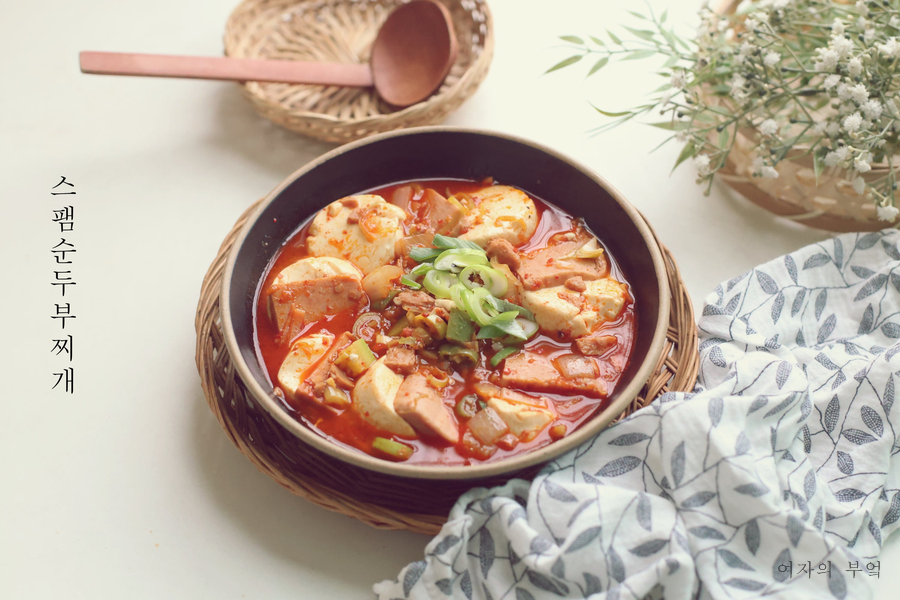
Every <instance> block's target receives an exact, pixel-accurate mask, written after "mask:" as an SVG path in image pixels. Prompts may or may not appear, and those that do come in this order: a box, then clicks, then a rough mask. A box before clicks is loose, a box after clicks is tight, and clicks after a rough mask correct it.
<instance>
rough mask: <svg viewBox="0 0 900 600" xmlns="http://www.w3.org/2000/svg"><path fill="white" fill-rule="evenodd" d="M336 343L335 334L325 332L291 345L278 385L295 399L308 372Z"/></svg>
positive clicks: (279, 375)
mask: <svg viewBox="0 0 900 600" xmlns="http://www.w3.org/2000/svg"><path fill="white" fill-rule="evenodd" d="M333 343H334V335H332V334H330V333H327V332H323V333H316V334H313V335H308V336H304V337H302V338H300V339H299V340H297V341H296V342H294V343H293V345H292V346H291V350H290V352H288V355H287V356H286V357H285V359H284V361H283V362H282V363H281V367H279V369H278V385H279V386H280V387H281V389H282V390H284V393H285V394H286V395H287V396H288V398H290V399H292V400H293V399H295V398H296V397H297V396H296V394H297V390H298V389H299V387H300V384H302V383H303V382H304V381H305V380H306V377H305V375H306V373H307V372H308V371H309V370H310V369H311V368H312V367H313V365H315V364H316V363H317V362H318V361H319V359H320V358H322V357H323V356H324V355H325V353H326V352H328V350H329V348H331V345H332V344H333Z"/></svg>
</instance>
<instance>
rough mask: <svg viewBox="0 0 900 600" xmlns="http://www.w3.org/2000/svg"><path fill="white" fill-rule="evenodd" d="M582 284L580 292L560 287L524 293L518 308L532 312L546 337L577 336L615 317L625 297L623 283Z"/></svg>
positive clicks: (609, 280) (597, 281) (603, 281)
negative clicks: (582, 287)
mask: <svg viewBox="0 0 900 600" xmlns="http://www.w3.org/2000/svg"><path fill="white" fill-rule="evenodd" d="M585 285H586V286H587V289H585V291H583V292H573V291H571V290H569V289H567V288H566V287H565V286H564V285H559V286H555V287H549V288H544V289H542V290H536V291H531V292H525V293H524V294H522V306H524V307H525V308H527V309H528V310H530V311H531V312H533V313H534V318H535V321H537V324H538V325H540V327H541V329H542V330H544V332H546V333H548V334H549V335H552V336H554V337H566V338H573V337H581V336H583V335H587V334H589V333H591V332H592V331H593V330H594V329H596V328H597V326H598V325H599V324H600V323H602V322H604V321H611V320H613V319H615V318H616V317H618V316H619V313H620V312H621V311H622V307H623V306H624V304H625V299H626V298H627V294H628V288H627V286H626V285H625V284H622V283H619V282H618V281H615V280H613V279H609V278H604V279H597V280H594V281H586V282H585ZM560 334H562V335H561V336H560Z"/></svg>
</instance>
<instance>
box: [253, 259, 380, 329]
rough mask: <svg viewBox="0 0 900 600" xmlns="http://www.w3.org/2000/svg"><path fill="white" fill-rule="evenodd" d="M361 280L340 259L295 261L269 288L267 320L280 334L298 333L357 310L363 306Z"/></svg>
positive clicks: (352, 269) (352, 267)
mask: <svg viewBox="0 0 900 600" xmlns="http://www.w3.org/2000/svg"><path fill="white" fill-rule="evenodd" d="M361 280H362V273H360V271H359V269H357V268H356V267H355V266H353V264H352V263H350V262H348V261H346V260H343V259H340V258H331V257H321V258H318V257H309V258H303V259H301V260H298V261H297V262H295V263H293V264H291V265H288V266H287V267H285V268H284V269H282V271H281V272H280V273H279V274H278V275H276V276H275V279H274V280H273V281H272V285H271V286H269V289H268V291H267V293H268V297H267V304H266V306H267V309H268V313H269V318H270V319H271V320H272V321H273V322H274V323H275V325H276V327H278V331H279V333H281V332H283V331H284V330H285V329H286V328H288V327H289V326H290V328H291V329H292V330H293V329H299V328H302V327H303V325H305V324H306V323H307V322H312V321H318V320H319V319H321V318H322V317H324V316H326V315H333V314H337V313H339V312H344V311H353V310H356V309H358V308H360V307H361V305H362V303H363V302H364V293H363V290H362V283H361ZM288 339H290V338H288Z"/></svg>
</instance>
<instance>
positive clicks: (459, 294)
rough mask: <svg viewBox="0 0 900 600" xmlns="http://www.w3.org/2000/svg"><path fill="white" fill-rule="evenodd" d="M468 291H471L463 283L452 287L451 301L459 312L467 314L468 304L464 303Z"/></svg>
mask: <svg viewBox="0 0 900 600" xmlns="http://www.w3.org/2000/svg"><path fill="white" fill-rule="evenodd" d="M468 291H469V290H468V289H466V286H464V285H463V284H461V283H457V284H454V285H451V286H450V299H451V300H453V302H454V303H455V304H456V307H457V308H458V309H459V310H461V311H463V312H465V313H466V314H469V313H468V311H466V303H465V302H464V301H463V294H464V293H467V292H468Z"/></svg>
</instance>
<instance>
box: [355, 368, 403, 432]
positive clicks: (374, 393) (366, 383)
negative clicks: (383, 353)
mask: <svg viewBox="0 0 900 600" xmlns="http://www.w3.org/2000/svg"><path fill="white" fill-rule="evenodd" d="M402 383H403V377H402V376H401V375H398V374H396V373H394V372H393V371H392V370H391V369H390V368H388V367H387V366H386V365H385V364H384V358H383V357H382V358H379V359H378V360H376V361H375V362H374V363H372V366H371V367H369V370H368V371H366V372H365V374H363V376H362V377H360V378H359V380H358V381H357V382H356V386H355V387H354V388H353V394H352V396H353V409H354V410H355V411H356V412H357V413H359V416H360V417H362V419H363V420H364V421H365V422H366V423H369V424H370V425H372V426H373V427H377V428H378V429H381V430H383V431H387V432H388V433H391V434H394V435H399V436H401V437H405V438H414V437H416V432H415V430H414V429H413V428H412V426H411V425H410V424H409V423H407V422H406V421H405V420H404V419H403V418H402V417H401V416H400V415H398V414H397V411H396V410H394V399H395V398H396V397H397V390H399V389H400V385H401V384H402Z"/></svg>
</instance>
